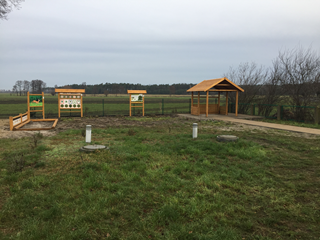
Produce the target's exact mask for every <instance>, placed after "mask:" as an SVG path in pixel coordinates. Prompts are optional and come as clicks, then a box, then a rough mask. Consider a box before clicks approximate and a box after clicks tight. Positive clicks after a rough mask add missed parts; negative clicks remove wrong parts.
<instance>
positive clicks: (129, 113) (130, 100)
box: [129, 93, 131, 117]
mask: <svg viewBox="0 0 320 240" xmlns="http://www.w3.org/2000/svg"><path fill="white" fill-rule="evenodd" d="M129 106H130V108H129V109H130V110H129V116H130V117H131V93H130V99H129Z"/></svg>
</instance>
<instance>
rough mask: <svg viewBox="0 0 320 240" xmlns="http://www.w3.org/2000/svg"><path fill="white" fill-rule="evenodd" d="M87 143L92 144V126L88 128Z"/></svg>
mask: <svg viewBox="0 0 320 240" xmlns="http://www.w3.org/2000/svg"><path fill="white" fill-rule="evenodd" d="M86 143H91V125H87V126H86Z"/></svg>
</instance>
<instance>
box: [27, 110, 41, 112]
mask: <svg viewBox="0 0 320 240" xmlns="http://www.w3.org/2000/svg"><path fill="white" fill-rule="evenodd" d="M29 112H42V110H30V111H29Z"/></svg>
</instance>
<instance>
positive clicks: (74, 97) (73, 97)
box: [55, 88, 85, 118]
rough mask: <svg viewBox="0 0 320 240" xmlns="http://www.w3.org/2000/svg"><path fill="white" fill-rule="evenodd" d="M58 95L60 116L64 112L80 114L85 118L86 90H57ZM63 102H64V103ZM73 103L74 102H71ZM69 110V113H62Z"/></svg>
mask: <svg viewBox="0 0 320 240" xmlns="http://www.w3.org/2000/svg"><path fill="white" fill-rule="evenodd" d="M55 92H56V93H58V116H59V118H60V116H61V113H63V112H68V113H70V111H71V112H80V114H81V117H83V99H82V97H83V93H85V89H58V88H56V89H55ZM62 101H63V102H62ZM71 101H72V102H71ZM61 110H68V111H61Z"/></svg>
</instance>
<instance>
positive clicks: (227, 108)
mask: <svg viewBox="0 0 320 240" xmlns="http://www.w3.org/2000/svg"><path fill="white" fill-rule="evenodd" d="M226 115H228V92H226Z"/></svg>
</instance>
